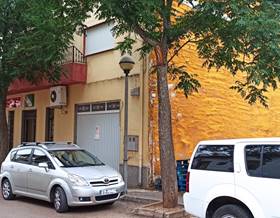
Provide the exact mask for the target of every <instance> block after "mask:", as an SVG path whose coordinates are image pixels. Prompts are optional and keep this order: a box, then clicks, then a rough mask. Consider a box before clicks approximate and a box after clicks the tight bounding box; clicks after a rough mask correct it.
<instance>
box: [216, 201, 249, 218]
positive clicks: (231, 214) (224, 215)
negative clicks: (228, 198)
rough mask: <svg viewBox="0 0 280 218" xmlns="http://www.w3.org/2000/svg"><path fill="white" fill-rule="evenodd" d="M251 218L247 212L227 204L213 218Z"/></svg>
mask: <svg viewBox="0 0 280 218" xmlns="http://www.w3.org/2000/svg"><path fill="white" fill-rule="evenodd" d="M241 217H242V218H251V216H250V214H249V213H248V211H247V210H245V209H243V208H242V207H240V206H238V205H234V204H227V205H224V206H222V207H220V208H218V209H217V210H216V211H215V212H214V215H213V218H241Z"/></svg>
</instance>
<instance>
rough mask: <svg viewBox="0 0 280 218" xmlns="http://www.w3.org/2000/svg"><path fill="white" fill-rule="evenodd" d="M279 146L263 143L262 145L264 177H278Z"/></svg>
mask: <svg viewBox="0 0 280 218" xmlns="http://www.w3.org/2000/svg"><path fill="white" fill-rule="evenodd" d="M279 169H280V146H279V145H265V146H264V147H263V169H262V170H263V173H262V176H263V177H266V178H275V179H280V170H279Z"/></svg>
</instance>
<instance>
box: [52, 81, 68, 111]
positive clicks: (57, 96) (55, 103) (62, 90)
mask: <svg viewBox="0 0 280 218" xmlns="http://www.w3.org/2000/svg"><path fill="white" fill-rule="evenodd" d="M66 105H67V87H66V86H54V87H51V88H50V106H51V107H61V106H66Z"/></svg>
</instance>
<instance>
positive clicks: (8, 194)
mask: <svg viewBox="0 0 280 218" xmlns="http://www.w3.org/2000/svg"><path fill="white" fill-rule="evenodd" d="M1 187H2V196H3V198H4V199H5V200H13V199H15V197H16V196H15V195H14V194H13V190H12V186H11V183H10V181H9V180H8V179H4V180H3V182H2V185H1Z"/></svg>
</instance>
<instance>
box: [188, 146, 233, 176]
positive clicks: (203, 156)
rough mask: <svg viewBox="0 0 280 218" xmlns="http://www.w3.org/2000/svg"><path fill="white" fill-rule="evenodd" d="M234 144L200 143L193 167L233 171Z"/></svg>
mask: <svg viewBox="0 0 280 218" xmlns="http://www.w3.org/2000/svg"><path fill="white" fill-rule="evenodd" d="M233 151H234V146H233V145H200V146H199V147H198V149H197V151H196V154H195V156H194V160H193V163H192V169H197V170H210V171H220V172H233Z"/></svg>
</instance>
